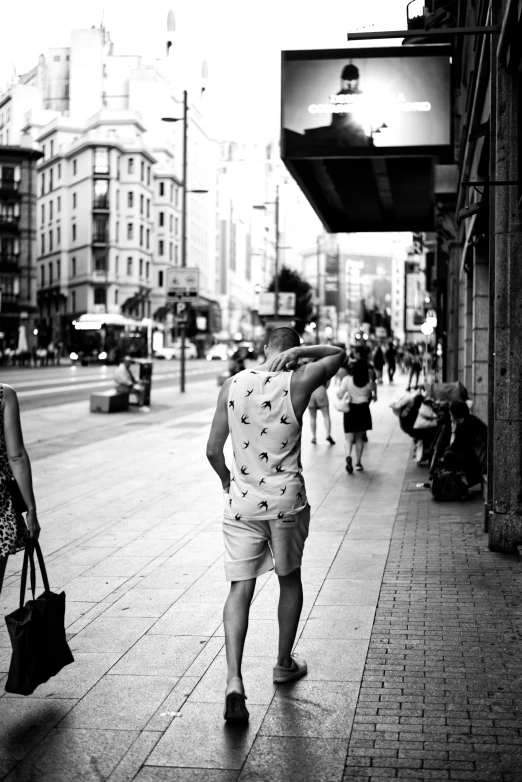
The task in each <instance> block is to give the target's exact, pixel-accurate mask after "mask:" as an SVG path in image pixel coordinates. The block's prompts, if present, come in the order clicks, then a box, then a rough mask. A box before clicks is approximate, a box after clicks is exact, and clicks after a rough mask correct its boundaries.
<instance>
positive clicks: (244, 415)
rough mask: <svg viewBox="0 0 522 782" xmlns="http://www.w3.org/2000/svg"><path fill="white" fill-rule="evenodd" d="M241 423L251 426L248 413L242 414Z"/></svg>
mask: <svg viewBox="0 0 522 782" xmlns="http://www.w3.org/2000/svg"><path fill="white" fill-rule="evenodd" d="M241 423H242V424H246V425H247V426H250V421H249V420H248V415H247V414H246V413H243V415H242V416H241Z"/></svg>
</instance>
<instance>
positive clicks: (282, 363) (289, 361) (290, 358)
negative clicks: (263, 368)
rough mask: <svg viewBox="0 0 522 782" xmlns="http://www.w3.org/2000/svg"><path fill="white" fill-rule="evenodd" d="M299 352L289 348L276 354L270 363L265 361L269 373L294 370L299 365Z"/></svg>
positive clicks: (296, 349) (297, 349)
mask: <svg viewBox="0 0 522 782" xmlns="http://www.w3.org/2000/svg"><path fill="white" fill-rule="evenodd" d="M300 357H301V352H300V349H299V348H290V349H289V350H283V352H282V353H278V354H277V355H276V356H274V357H273V358H272V359H271V360H270V361H267V362H266V363H267V366H268V371H269V372H281V370H283V369H295V368H296V367H297V365H298V363H299V359H300Z"/></svg>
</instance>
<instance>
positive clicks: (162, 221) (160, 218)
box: [159, 212, 165, 226]
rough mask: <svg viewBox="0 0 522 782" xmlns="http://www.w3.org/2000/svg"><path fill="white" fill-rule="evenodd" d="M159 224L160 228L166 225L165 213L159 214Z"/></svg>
mask: <svg viewBox="0 0 522 782" xmlns="http://www.w3.org/2000/svg"><path fill="white" fill-rule="evenodd" d="M159 224H160V226H162V225H165V212H160V213H159Z"/></svg>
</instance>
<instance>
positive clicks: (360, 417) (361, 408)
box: [337, 357, 377, 474]
mask: <svg viewBox="0 0 522 782" xmlns="http://www.w3.org/2000/svg"><path fill="white" fill-rule="evenodd" d="M345 394H348V395H349V397H350V410H349V411H348V412H347V413H344V415H343V427H344V451H345V457H346V472H348V473H350V474H351V473H353V462H352V449H353V446H354V445H355V458H356V459H357V461H356V463H355V469H356V470H357V472H362V470H363V469H364V468H363V466H362V462H361V459H362V455H363V450H364V438H365V435H366V432H368V431H370V430H371V429H372V426H373V424H372V414H371V412H370V402H371V401H372V400H373V401H375V402H376V401H377V386H376V384H375V381H374V379H373V377H372V375H371V371H370V369H369V367H368V362H367V361H366V360H365V359H364V358H362V357H361V358H359V359H358V360H357V361H356V362H355V363H354V364H353V366H352V367H351V368H350V374H348V375H347V376H346V377H345V378H344V380H343V381H342V383H341V385H340V387H339V390H338V392H337V396H338V397H339V399H342V398H343V396H344V395H345Z"/></svg>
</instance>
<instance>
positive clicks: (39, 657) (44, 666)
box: [5, 541, 74, 695]
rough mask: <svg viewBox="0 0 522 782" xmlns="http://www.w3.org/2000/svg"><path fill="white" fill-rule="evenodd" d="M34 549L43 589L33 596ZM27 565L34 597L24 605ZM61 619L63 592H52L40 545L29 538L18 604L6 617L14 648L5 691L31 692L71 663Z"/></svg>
mask: <svg viewBox="0 0 522 782" xmlns="http://www.w3.org/2000/svg"><path fill="white" fill-rule="evenodd" d="M35 551H36V554H37V557H38V564H39V566H40V572H41V574H42V580H43V584H44V590H45V591H44V592H43V593H42V594H41V595H40V596H39V597H35V588H36V574H35V566H34V552H35ZM28 565H30V571H31V592H32V595H33V599H32V600H28V601H27V603H26V604H25V605H24V600H25V591H26V585H27V568H28ZM64 621H65V592H61V593H60V594H56V593H55V592H51V590H50V587H49V580H48V578H47V572H46V569H45V564H44V560H43V556H42V551H41V549H40V546H39V544H38V542H37V541H30V542H29V543H28V544H27V547H26V549H25V553H24V564H23V568H22V579H21V585H20V607H19V608H17V609H16V611H13V613H12V614H8V615H7V616H6V617H5V622H6V625H7V630H8V632H9V636H10V639H11V646H12V650H13V651H12V655H11V664H10V666H9V675H8V677H7V682H6V685H5V689H6V692H13V693H17V694H18V695H30V694H31V693H32V692H34V690H35V689H36V687H38V685H39V684H43V683H44V682H46V681H47V680H48V679H50V678H51V676H55V675H56V674H57V673H58V671H60V670H61V669H62V668H63V667H64V666H65V665H69V664H70V663H72V662H74V657H73V656H72V654H71V650H70V649H69V646H68V644H67V641H66V639H65V626H64Z"/></svg>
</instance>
